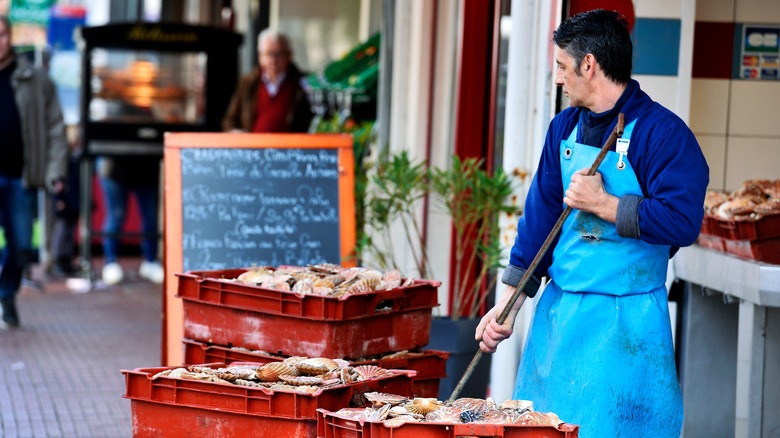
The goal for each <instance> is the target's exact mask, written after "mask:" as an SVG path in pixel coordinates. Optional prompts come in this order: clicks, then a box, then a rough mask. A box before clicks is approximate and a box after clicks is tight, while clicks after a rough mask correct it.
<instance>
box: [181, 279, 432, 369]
mask: <svg viewBox="0 0 780 438" xmlns="http://www.w3.org/2000/svg"><path fill="white" fill-rule="evenodd" d="M245 271H246V269H232V270H221V271H193V272H188V273H184V274H176V275H177V276H178V277H179V289H178V295H177V296H179V297H181V298H182V300H183V304H184V306H183V307H184V336H185V337H187V338H190V339H195V340H198V341H203V342H208V343H210V344H219V345H227V346H240V347H244V348H248V349H251V350H264V351H268V352H270V353H273V354H278V355H285V356H310V357H316V356H322V357H331V358H349V357H360V356H370V355H373V354H381V353H385V352H388V351H401V350H414V349H419V348H421V347H423V346H425V345H427V344H428V341H429V337H430V325H431V309H433V307H436V306H438V297H437V289H438V287H439V286H440V285H441V283H440V282H436V281H428V280H417V281H415V282H414V284H413V285H412V286H409V287H404V288H396V289H391V290H385V291H376V292H368V293H363V294H354V295H346V296H343V297H324V296H317V295H299V294H296V293H292V292H284V291H278V290H271V289H265V288H260V287H256V286H249V285H245V284H241V283H236V282H234V281H232V280H230V279H233V278H236V277H238V276H239V275H240V274H242V273H243V272H245Z"/></svg>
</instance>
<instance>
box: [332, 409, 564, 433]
mask: <svg viewBox="0 0 780 438" xmlns="http://www.w3.org/2000/svg"><path fill="white" fill-rule="evenodd" d="M404 428H406V429H404ZM534 432H537V433H538V435H537V434H534ZM356 436H359V437H362V438H419V437H420V436H425V437H426V438H439V437H441V438H449V437H459V436H490V437H498V438H533V437H535V436H538V437H540V438H542V437H545V438H576V437H578V436H579V426H578V425H576V424H568V423H564V424H562V425H560V426H559V427H558V428H555V427H552V426H521V425H512V424H480V423H462V424H461V423H426V422H420V423H416V422H411V423H406V424H402V425H400V426H398V427H393V428H389V427H386V426H384V424H383V423H382V422H370V421H358V420H354V419H348V418H344V417H340V416H338V415H336V414H335V413H334V412H330V411H328V410H327V409H317V438H347V437H356Z"/></svg>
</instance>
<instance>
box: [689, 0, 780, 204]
mask: <svg viewBox="0 0 780 438" xmlns="http://www.w3.org/2000/svg"><path fill="white" fill-rule="evenodd" d="M696 14H697V16H696V21H708V22H736V23H738V24H745V23H768V24H774V25H777V24H780V1H777V0H698V1H697V3H696ZM779 110H780V81H746V80H725V79H723V80H721V79H695V78H694V79H693V82H692V84H691V111H690V126H691V129H692V130H693V132H694V134H696V138H697V139H698V140H699V143H700V144H701V146H702V150H703V151H704V154H705V156H706V157H707V162H708V164H709V166H710V188H712V189H719V190H734V189H736V188H738V187H739V185H740V184H742V182H743V181H745V180H746V179H753V178H767V179H777V178H780V117H778V113H780V111H779Z"/></svg>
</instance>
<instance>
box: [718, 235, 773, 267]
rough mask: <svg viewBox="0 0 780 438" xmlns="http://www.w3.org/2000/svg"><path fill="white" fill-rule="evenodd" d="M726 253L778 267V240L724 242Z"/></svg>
mask: <svg viewBox="0 0 780 438" xmlns="http://www.w3.org/2000/svg"><path fill="white" fill-rule="evenodd" d="M723 242H724V244H725V247H726V252H728V253H729V254H733V255H735V256H739V257H744V258H746V259H750V260H756V261H759V262H765V263H771V264H775V265H780V238H773V239H766V240H728V239H725V240H724V241H723Z"/></svg>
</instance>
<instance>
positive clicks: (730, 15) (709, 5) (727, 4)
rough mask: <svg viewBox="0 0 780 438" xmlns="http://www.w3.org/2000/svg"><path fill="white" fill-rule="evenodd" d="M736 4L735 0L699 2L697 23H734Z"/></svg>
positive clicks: (702, 0) (699, 0)
mask: <svg viewBox="0 0 780 438" xmlns="http://www.w3.org/2000/svg"><path fill="white" fill-rule="evenodd" d="M734 2H735V0H697V2H696V21H715V22H719V23H730V22H733V21H734Z"/></svg>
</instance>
